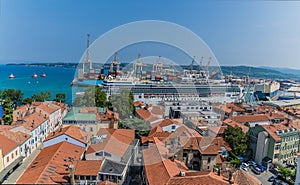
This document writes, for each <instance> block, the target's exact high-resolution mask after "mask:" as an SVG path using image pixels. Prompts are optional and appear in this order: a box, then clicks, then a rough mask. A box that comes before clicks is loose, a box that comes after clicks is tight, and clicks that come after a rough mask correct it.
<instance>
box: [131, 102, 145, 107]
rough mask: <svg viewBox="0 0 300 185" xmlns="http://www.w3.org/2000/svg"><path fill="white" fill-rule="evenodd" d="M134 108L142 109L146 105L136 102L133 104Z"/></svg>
mask: <svg viewBox="0 0 300 185" xmlns="http://www.w3.org/2000/svg"><path fill="white" fill-rule="evenodd" d="M133 106H135V107H141V106H144V104H143V102H141V101H135V102H133Z"/></svg>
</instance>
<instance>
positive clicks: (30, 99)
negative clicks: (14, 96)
mask: <svg viewBox="0 0 300 185" xmlns="http://www.w3.org/2000/svg"><path fill="white" fill-rule="evenodd" d="M32 102H33V99H32V98H24V99H23V100H22V105H26V104H31V103H32Z"/></svg>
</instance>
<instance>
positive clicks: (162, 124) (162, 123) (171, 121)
mask: <svg viewBox="0 0 300 185" xmlns="http://www.w3.org/2000/svg"><path fill="white" fill-rule="evenodd" d="M172 124H176V125H179V123H178V122H177V121H175V120H172V119H164V120H163V121H162V122H161V123H160V124H159V126H161V127H165V126H168V125H172Z"/></svg>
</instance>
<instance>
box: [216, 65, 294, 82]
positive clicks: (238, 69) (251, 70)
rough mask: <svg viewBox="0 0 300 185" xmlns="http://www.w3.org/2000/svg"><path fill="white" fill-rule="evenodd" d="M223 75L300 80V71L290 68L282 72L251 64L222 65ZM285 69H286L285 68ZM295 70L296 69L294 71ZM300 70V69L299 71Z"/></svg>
mask: <svg viewBox="0 0 300 185" xmlns="http://www.w3.org/2000/svg"><path fill="white" fill-rule="evenodd" d="M221 69H222V72H223V75H230V74H232V75H235V76H245V75H248V74H249V76H250V77H254V78H265V79H274V80H279V79H291V80H297V81H299V80H300V73H298V75H297V73H290V72H289V71H288V70H286V72H281V71H279V70H275V69H272V68H267V67H250V66H221ZM283 71H284V70H283ZM294 72H295V71H294ZM299 72H300V71H299Z"/></svg>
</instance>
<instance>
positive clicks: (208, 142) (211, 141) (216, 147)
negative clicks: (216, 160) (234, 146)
mask: <svg viewBox="0 0 300 185" xmlns="http://www.w3.org/2000/svg"><path fill="white" fill-rule="evenodd" d="M199 147H200V153H201V154H202V155H218V153H219V151H220V150H221V147H225V148H226V150H231V148H230V146H229V145H228V144H227V143H226V142H225V140H224V138H222V137H216V138H210V137H202V139H201V141H200V146H199Z"/></svg>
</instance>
